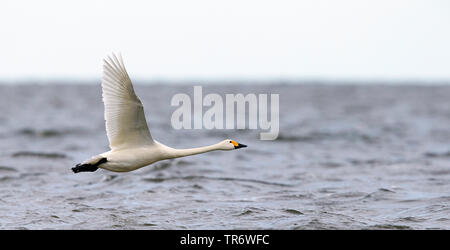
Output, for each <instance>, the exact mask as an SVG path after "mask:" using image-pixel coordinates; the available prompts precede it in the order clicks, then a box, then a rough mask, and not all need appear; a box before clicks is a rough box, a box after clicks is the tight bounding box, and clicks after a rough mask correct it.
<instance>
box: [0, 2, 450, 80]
mask: <svg viewBox="0 0 450 250" xmlns="http://www.w3.org/2000/svg"><path fill="white" fill-rule="evenodd" d="M0 32H1V39H0V45H1V46H0V56H1V57H0V58H1V60H0V79H2V80H7V81H17V80H23V79H35V78H37V79H40V80H46V79H55V78H56V79H67V80H70V79H81V80H83V79H93V80H96V79H100V76H101V67H102V61H101V60H102V58H103V57H104V56H106V55H107V54H108V53H110V52H111V51H120V52H122V55H123V57H124V60H125V64H126V66H127V68H128V71H129V73H130V75H131V76H132V78H134V79H141V80H142V79H146V80H155V79H169V80H171V79H172V80H180V79H199V80H204V81H207V80H218V79H240V78H242V79H258V80H264V79H311V78H312V79H319V80H320V79H332V80H339V79H363V80H364V79H388V80H389V79H392V80H404V79H406V80H416V79H419V80H420V79H422V80H444V81H450V2H449V1H444V0H442V1H438V0H428V1H414V0H409V1H406V0H405V1H403V0H390V1H386V0H378V1H375V0H374V1H361V0H359V1H358V0H340V1H312V0H311V1H283V0H274V1H263V0H255V1H248V0H239V1H235V0H227V1H214V0H202V1H200V0H189V1H186V0H184V1H183V0H180V1H173V0H164V1H131V0H127V1H107V0H104V1H103V0H102V1H101V0H89V1H71V2H68V1H52V0H39V1H22V0H6V1H5V0H3V1H2V2H1V4H0Z"/></svg>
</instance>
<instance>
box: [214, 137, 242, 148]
mask: <svg viewBox="0 0 450 250" xmlns="http://www.w3.org/2000/svg"><path fill="white" fill-rule="evenodd" d="M219 147H220V149H221V150H232V149H238V148H245V147H247V145H244V144H240V143H238V142H236V141H233V140H231V139H226V140H223V141H222V142H220V143H219Z"/></svg>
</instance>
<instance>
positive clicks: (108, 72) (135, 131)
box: [72, 53, 247, 173]
mask: <svg viewBox="0 0 450 250" xmlns="http://www.w3.org/2000/svg"><path fill="white" fill-rule="evenodd" d="M101 85H102V99H103V103H104V105H105V113H104V118H105V121H106V134H107V137H108V140H109V147H110V149H111V150H110V151H108V152H105V153H102V154H99V155H95V156H93V157H92V158H90V159H88V160H86V161H84V162H82V163H79V164H77V165H76V166H75V167H74V168H72V171H73V172H74V173H79V172H94V171H96V170H97V169H98V168H102V169H106V170H109V171H114V172H129V171H133V170H136V169H139V168H142V167H145V166H148V165H150V164H152V163H155V162H157V161H161V160H166V159H173V158H179V157H184V156H189V155H195V154H202V153H206V152H210V151H214V150H234V149H239V148H244V147H247V146H246V145H244V144H240V143H238V142H236V141H234V140H230V139H226V140H223V141H221V142H219V143H217V144H213V145H210V146H206V147H197V148H189V149H175V148H171V147H169V146H166V145H164V144H162V143H160V142H158V141H156V140H154V139H153V137H152V136H151V134H150V130H149V129H148V126H147V121H146V120H145V115H144V107H143V106H142V102H141V100H140V99H139V98H138V97H137V95H136V93H135V92H134V88H133V84H132V83H131V80H130V77H129V76H128V73H127V71H126V69H125V65H124V63H123V59H122V56H121V55H120V54H119V56H118V57H117V56H116V55H115V54H114V53H113V54H112V55H111V56H107V58H105V59H104V60H103V76H102V82H101Z"/></svg>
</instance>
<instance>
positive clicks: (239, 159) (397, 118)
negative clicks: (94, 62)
mask: <svg viewBox="0 0 450 250" xmlns="http://www.w3.org/2000/svg"><path fill="white" fill-rule="evenodd" d="M135 88H136V92H137V94H138V95H139V96H140V99H141V100H142V102H143V104H144V107H145V112H146V116H147V121H148V123H149V126H150V129H151V132H152V135H153V137H154V138H155V139H157V140H158V141H160V142H162V143H165V144H167V145H169V146H172V147H178V148H187V147H197V146H203V145H207V144H212V143H216V142H217V141H220V140H223V139H226V138H231V139H235V140H237V141H239V142H242V143H244V144H247V145H248V148H245V149H240V150H236V151H232V152H223V151H217V152H211V153H208V154H204V155H196V156H191V157H186V158H181V159H176V160H171V161H162V162H159V163H156V164H154V165H152V166H150V167H146V168H142V169H139V170H137V171H134V172H130V173H121V174H118V173H113V172H108V171H105V170H98V171H96V172H94V173H80V174H74V173H72V171H71V170H70V168H71V167H73V166H74V165H75V164H76V163H78V162H80V161H83V160H85V159H86V158H89V157H90V156H91V155H94V154H98V153H101V152H104V151H107V150H108V147H107V145H108V141H107V138H106V134H105V132H104V121H103V105H102V102H101V89H100V86H99V85H42V86H40V85H20V86H0V215H1V216H0V228H1V229H429V228H439V229H450V221H449V219H450V218H449V217H450V216H449V215H450V191H449V190H450V87H414V86H401V87H388V86H358V87H355V86H312V85H311V86H310V85H298V86H289V85H260V86H258V85H254V86H242V85H214V86H208V87H204V88H203V92H204V95H205V94H207V93H219V94H221V95H223V94H225V93H244V94H246V93H256V94H258V93H278V94H280V136H279V139H278V140H276V141H260V140H258V135H259V132H261V131H255V130H174V129H173V128H172V127H171V125H170V118H171V115H172V112H173V111H174V110H175V108H176V107H172V106H171V105H170V100H171V98H172V96H173V95H174V94H176V93H187V94H190V95H191V96H192V94H193V89H192V86H143V85H137V86H136V87H135Z"/></svg>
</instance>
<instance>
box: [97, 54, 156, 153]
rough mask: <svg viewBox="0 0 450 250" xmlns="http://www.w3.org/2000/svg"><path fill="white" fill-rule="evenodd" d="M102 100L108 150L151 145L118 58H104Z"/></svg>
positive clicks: (138, 107)
mask: <svg viewBox="0 0 450 250" xmlns="http://www.w3.org/2000/svg"><path fill="white" fill-rule="evenodd" d="M102 92H103V93H102V97H103V103H104V104H105V121H106V134H107V135H108V140H109V146H110V148H111V149H120V148H126V147H136V146H141V145H149V144H152V143H153V139H152V136H151V135H150V131H149V129H148V127H147V122H146V120H145V115H144V107H143V106H142V103H141V100H139V98H138V97H137V96H136V94H135V93H134V89H133V84H132V83H131V80H130V77H129V76H128V73H127V71H126V69H125V65H124V64H123V60H122V57H121V56H120V55H119V59H118V58H117V57H116V55H114V54H113V55H112V57H108V58H107V59H105V60H104V64H103V77H102Z"/></svg>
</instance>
